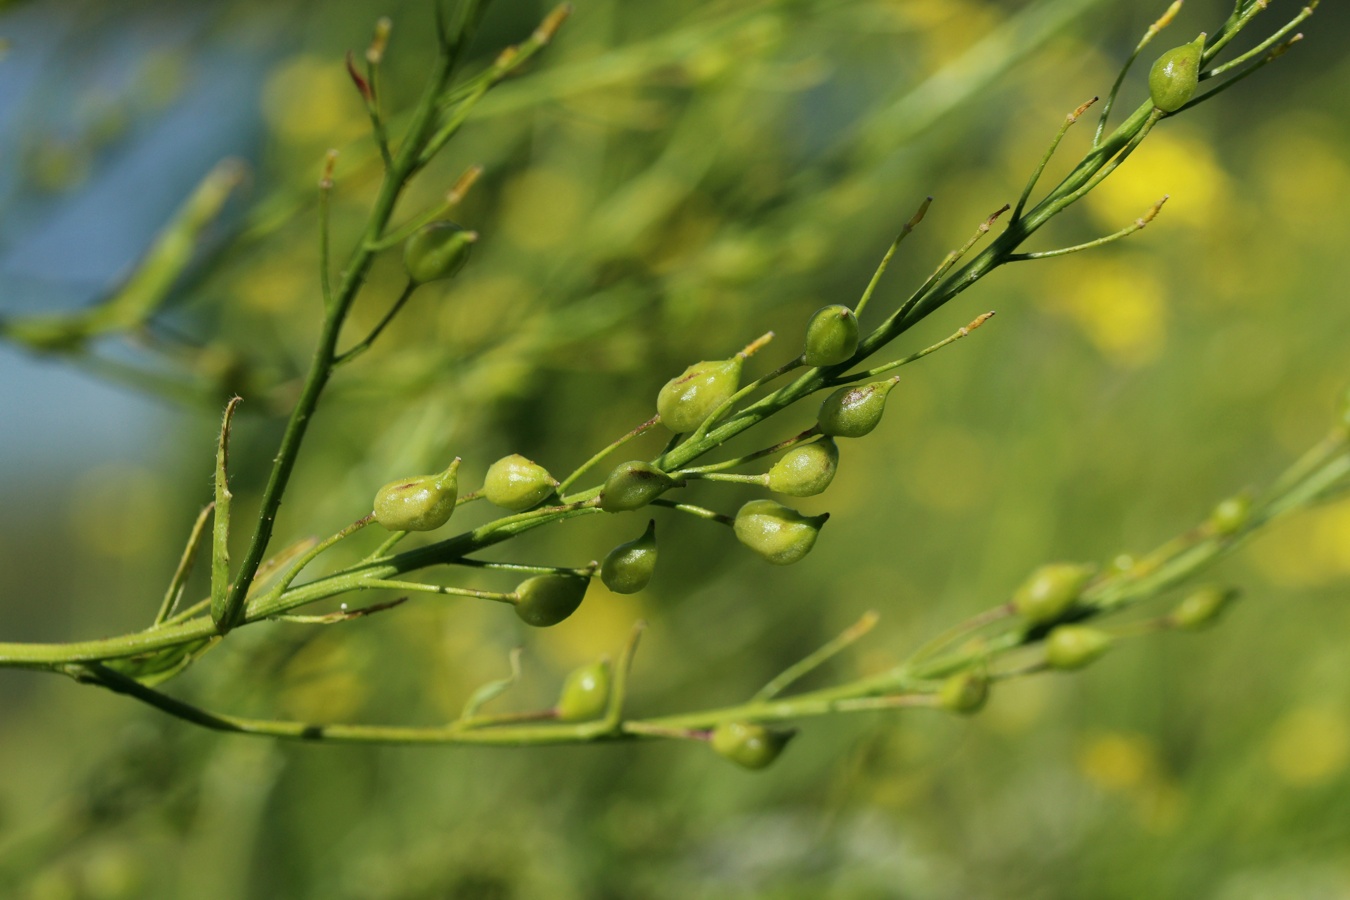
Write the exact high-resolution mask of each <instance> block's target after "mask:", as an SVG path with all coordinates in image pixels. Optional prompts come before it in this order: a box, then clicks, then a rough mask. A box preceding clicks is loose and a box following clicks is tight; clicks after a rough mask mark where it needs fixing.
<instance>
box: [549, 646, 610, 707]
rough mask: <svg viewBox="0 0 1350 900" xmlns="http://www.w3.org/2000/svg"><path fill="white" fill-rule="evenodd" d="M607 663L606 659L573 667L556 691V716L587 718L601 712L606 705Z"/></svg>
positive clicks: (607, 699) (607, 700)
mask: <svg viewBox="0 0 1350 900" xmlns="http://www.w3.org/2000/svg"><path fill="white" fill-rule="evenodd" d="M609 682H610V676H609V663H608V662H607V661H606V660H603V659H602V660H600V662H595V663H591V664H590V665H588V666H582V667H581V668H579V669H573V670H572V672H571V673H569V674H568V676H567V678H566V679H564V680H563V686H562V693H560V694H559V695H558V706H557V710H558V718H559V719H561V720H562V721H564V722H586V721H589V720H591V719H598V718H600V717H601V716H602V715H604V712H605V707H606V706H608V705H609Z"/></svg>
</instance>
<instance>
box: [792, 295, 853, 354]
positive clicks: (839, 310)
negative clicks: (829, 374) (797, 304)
mask: <svg viewBox="0 0 1350 900" xmlns="http://www.w3.org/2000/svg"><path fill="white" fill-rule="evenodd" d="M857 350H858V317H857V316H855V315H854V314H853V310H851V309H849V308H848V307H847V306H841V305H839V304H834V305H831V306H825V307H822V308H820V309H818V310H816V311H815V314H814V315H812V316H811V321H810V322H809V323H807V326H806V350H805V351H804V352H803V353H802V362H804V363H806V364H807V365H808V366H833V365H838V364H839V363H841V362H843V361H844V360H846V359H850V358H852V356H853V354H854V353H855V352H857Z"/></svg>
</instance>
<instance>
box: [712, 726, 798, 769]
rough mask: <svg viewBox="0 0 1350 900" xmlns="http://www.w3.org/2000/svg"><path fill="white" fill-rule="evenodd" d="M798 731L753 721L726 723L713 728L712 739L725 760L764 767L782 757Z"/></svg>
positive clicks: (714, 748) (741, 764) (742, 764)
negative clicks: (767, 725)
mask: <svg viewBox="0 0 1350 900" xmlns="http://www.w3.org/2000/svg"><path fill="white" fill-rule="evenodd" d="M794 734H796V732H795V731H784V730H781V729H776V728H766V727H765V726H763V725H752V724H750V723H749V722H723V723H722V724H721V725H718V726H717V727H716V728H714V729H713V733H712V737H711V739H710V742H711V743H712V748H713V750H715V751H717V754H718V755H719V756H721V757H723V758H724V759H729V760H731V761H732V762H734V763H735V764H736V765H738V766H744V767H745V768H747V769H762V768H764V767H765V766H767V765H769V763H771V762H773V761H774V760H775V759H777V758H778V756H779V754H781V753H782V752H783V748H784V747H786V746H787V743H788V741H790V740H792V736H793V735H794Z"/></svg>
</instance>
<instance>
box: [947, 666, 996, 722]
mask: <svg viewBox="0 0 1350 900" xmlns="http://www.w3.org/2000/svg"><path fill="white" fill-rule="evenodd" d="M988 699H989V676H988V675H986V674H985V673H984V672H983V671H978V672H962V673H961V674H959V675H953V676H951V677H950V678H948V679H947V680H946V681H944V682H942V687H941V688H939V689H938V706H940V707H942V708H943V709H946V710H950V711H951V712H955V713H965V714H971V713H977V712H979V711H980V710H981V709H983V708H984V703H985V701H986V700H988Z"/></svg>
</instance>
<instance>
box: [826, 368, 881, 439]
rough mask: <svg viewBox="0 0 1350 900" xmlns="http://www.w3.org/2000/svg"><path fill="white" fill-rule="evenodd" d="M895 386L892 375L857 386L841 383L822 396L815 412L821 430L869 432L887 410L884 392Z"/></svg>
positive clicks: (854, 435)
mask: <svg viewBox="0 0 1350 900" xmlns="http://www.w3.org/2000/svg"><path fill="white" fill-rule="evenodd" d="M893 387H895V379H893V378H888V379H886V380H885V381H874V382H872V383H871V384H864V385H861V386H858V387H841V388H840V389H839V390H837V391H835V392H834V393H833V394H831V395H830V396H828V397H826V398H825V402H823V403H821V404H820V412H819V413H817V414H816V424H817V425H819V426H820V432H821V434H827V435H829V436H831V437H848V438H858V437H862V436H863V435H865V434H868V433H870V432H871V431H872V429H874V428H876V427H877V423H879V422H880V421H881V414H882V413H883V412H885V411H886V395H887V394H889V393H890V392H891V388H893Z"/></svg>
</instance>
